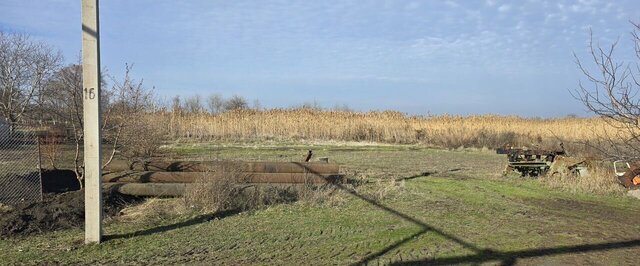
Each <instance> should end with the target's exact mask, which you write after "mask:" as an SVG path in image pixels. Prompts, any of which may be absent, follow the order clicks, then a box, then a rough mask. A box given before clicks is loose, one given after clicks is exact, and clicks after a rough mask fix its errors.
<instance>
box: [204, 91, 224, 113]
mask: <svg viewBox="0 0 640 266" xmlns="http://www.w3.org/2000/svg"><path fill="white" fill-rule="evenodd" d="M207 105H208V107H209V112H210V113H212V114H217V113H220V112H222V111H223V106H224V98H222V95H220V94H219V93H214V94H211V95H209V98H208V99H207Z"/></svg>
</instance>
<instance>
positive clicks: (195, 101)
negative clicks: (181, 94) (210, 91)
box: [184, 94, 204, 114]
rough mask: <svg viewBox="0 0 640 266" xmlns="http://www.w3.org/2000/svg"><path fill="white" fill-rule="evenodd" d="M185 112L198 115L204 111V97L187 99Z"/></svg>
mask: <svg viewBox="0 0 640 266" xmlns="http://www.w3.org/2000/svg"><path fill="white" fill-rule="evenodd" d="M184 110H186V111H187V112H189V113H192V114H197V113H201V112H202V111H204V107H203V106H202V96H200V95H199V94H196V95H193V96H191V97H189V98H187V99H185V100H184Z"/></svg>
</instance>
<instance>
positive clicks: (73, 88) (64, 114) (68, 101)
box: [42, 64, 84, 184]
mask: <svg viewBox="0 0 640 266" xmlns="http://www.w3.org/2000/svg"><path fill="white" fill-rule="evenodd" d="M43 95H46V97H45V100H44V102H43V105H42V109H43V110H45V111H46V113H48V114H49V115H50V117H48V119H49V120H50V121H52V122H53V123H54V124H61V125H64V126H65V127H70V128H71V134H72V136H71V138H72V139H73V141H74V144H75V153H74V156H73V163H74V172H75V173H76V177H77V178H78V181H80V184H82V183H83V182H82V181H83V179H84V178H83V176H84V171H83V170H84V162H83V161H82V160H81V156H80V155H81V154H80V151H81V144H82V140H83V137H84V131H83V118H82V110H83V109H82V108H83V105H82V66H81V65H80V64H74V65H70V66H67V67H64V68H62V69H60V70H59V71H58V72H56V73H55V74H54V76H53V78H52V79H51V80H50V81H49V82H48V83H47V87H46V88H45V93H44V94H43Z"/></svg>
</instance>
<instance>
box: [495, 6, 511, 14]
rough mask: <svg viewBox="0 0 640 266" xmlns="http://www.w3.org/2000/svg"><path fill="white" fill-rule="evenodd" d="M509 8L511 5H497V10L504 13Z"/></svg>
mask: <svg viewBox="0 0 640 266" xmlns="http://www.w3.org/2000/svg"><path fill="white" fill-rule="evenodd" d="M509 10H511V6H510V5H501V6H500V7H498V11H500V12H502V13H504V12H508V11H509Z"/></svg>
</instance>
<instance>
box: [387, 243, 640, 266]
mask: <svg viewBox="0 0 640 266" xmlns="http://www.w3.org/2000/svg"><path fill="white" fill-rule="evenodd" d="M637 246H640V240H629V241H620V242H609V243H599V244H585V245H576V246H562V247H555V248H540V249H526V250H520V251H509V252H496V251H494V252H491V253H484V254H475V255H466V256H458V257H446V258H439V259H425V260H415V261H404V262H397V263H393V264H391V265H423V264H427V265H451V264H461V263H472V262H473V263H482V262H501V263H500V265H514V264H515V263H516V262H517V260H518V259H525V258H534V257H544V256H552V255H562V254H570V253H585V252H594V251H606V250H612V249H619V248H631V247H637Z"/></svg>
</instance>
